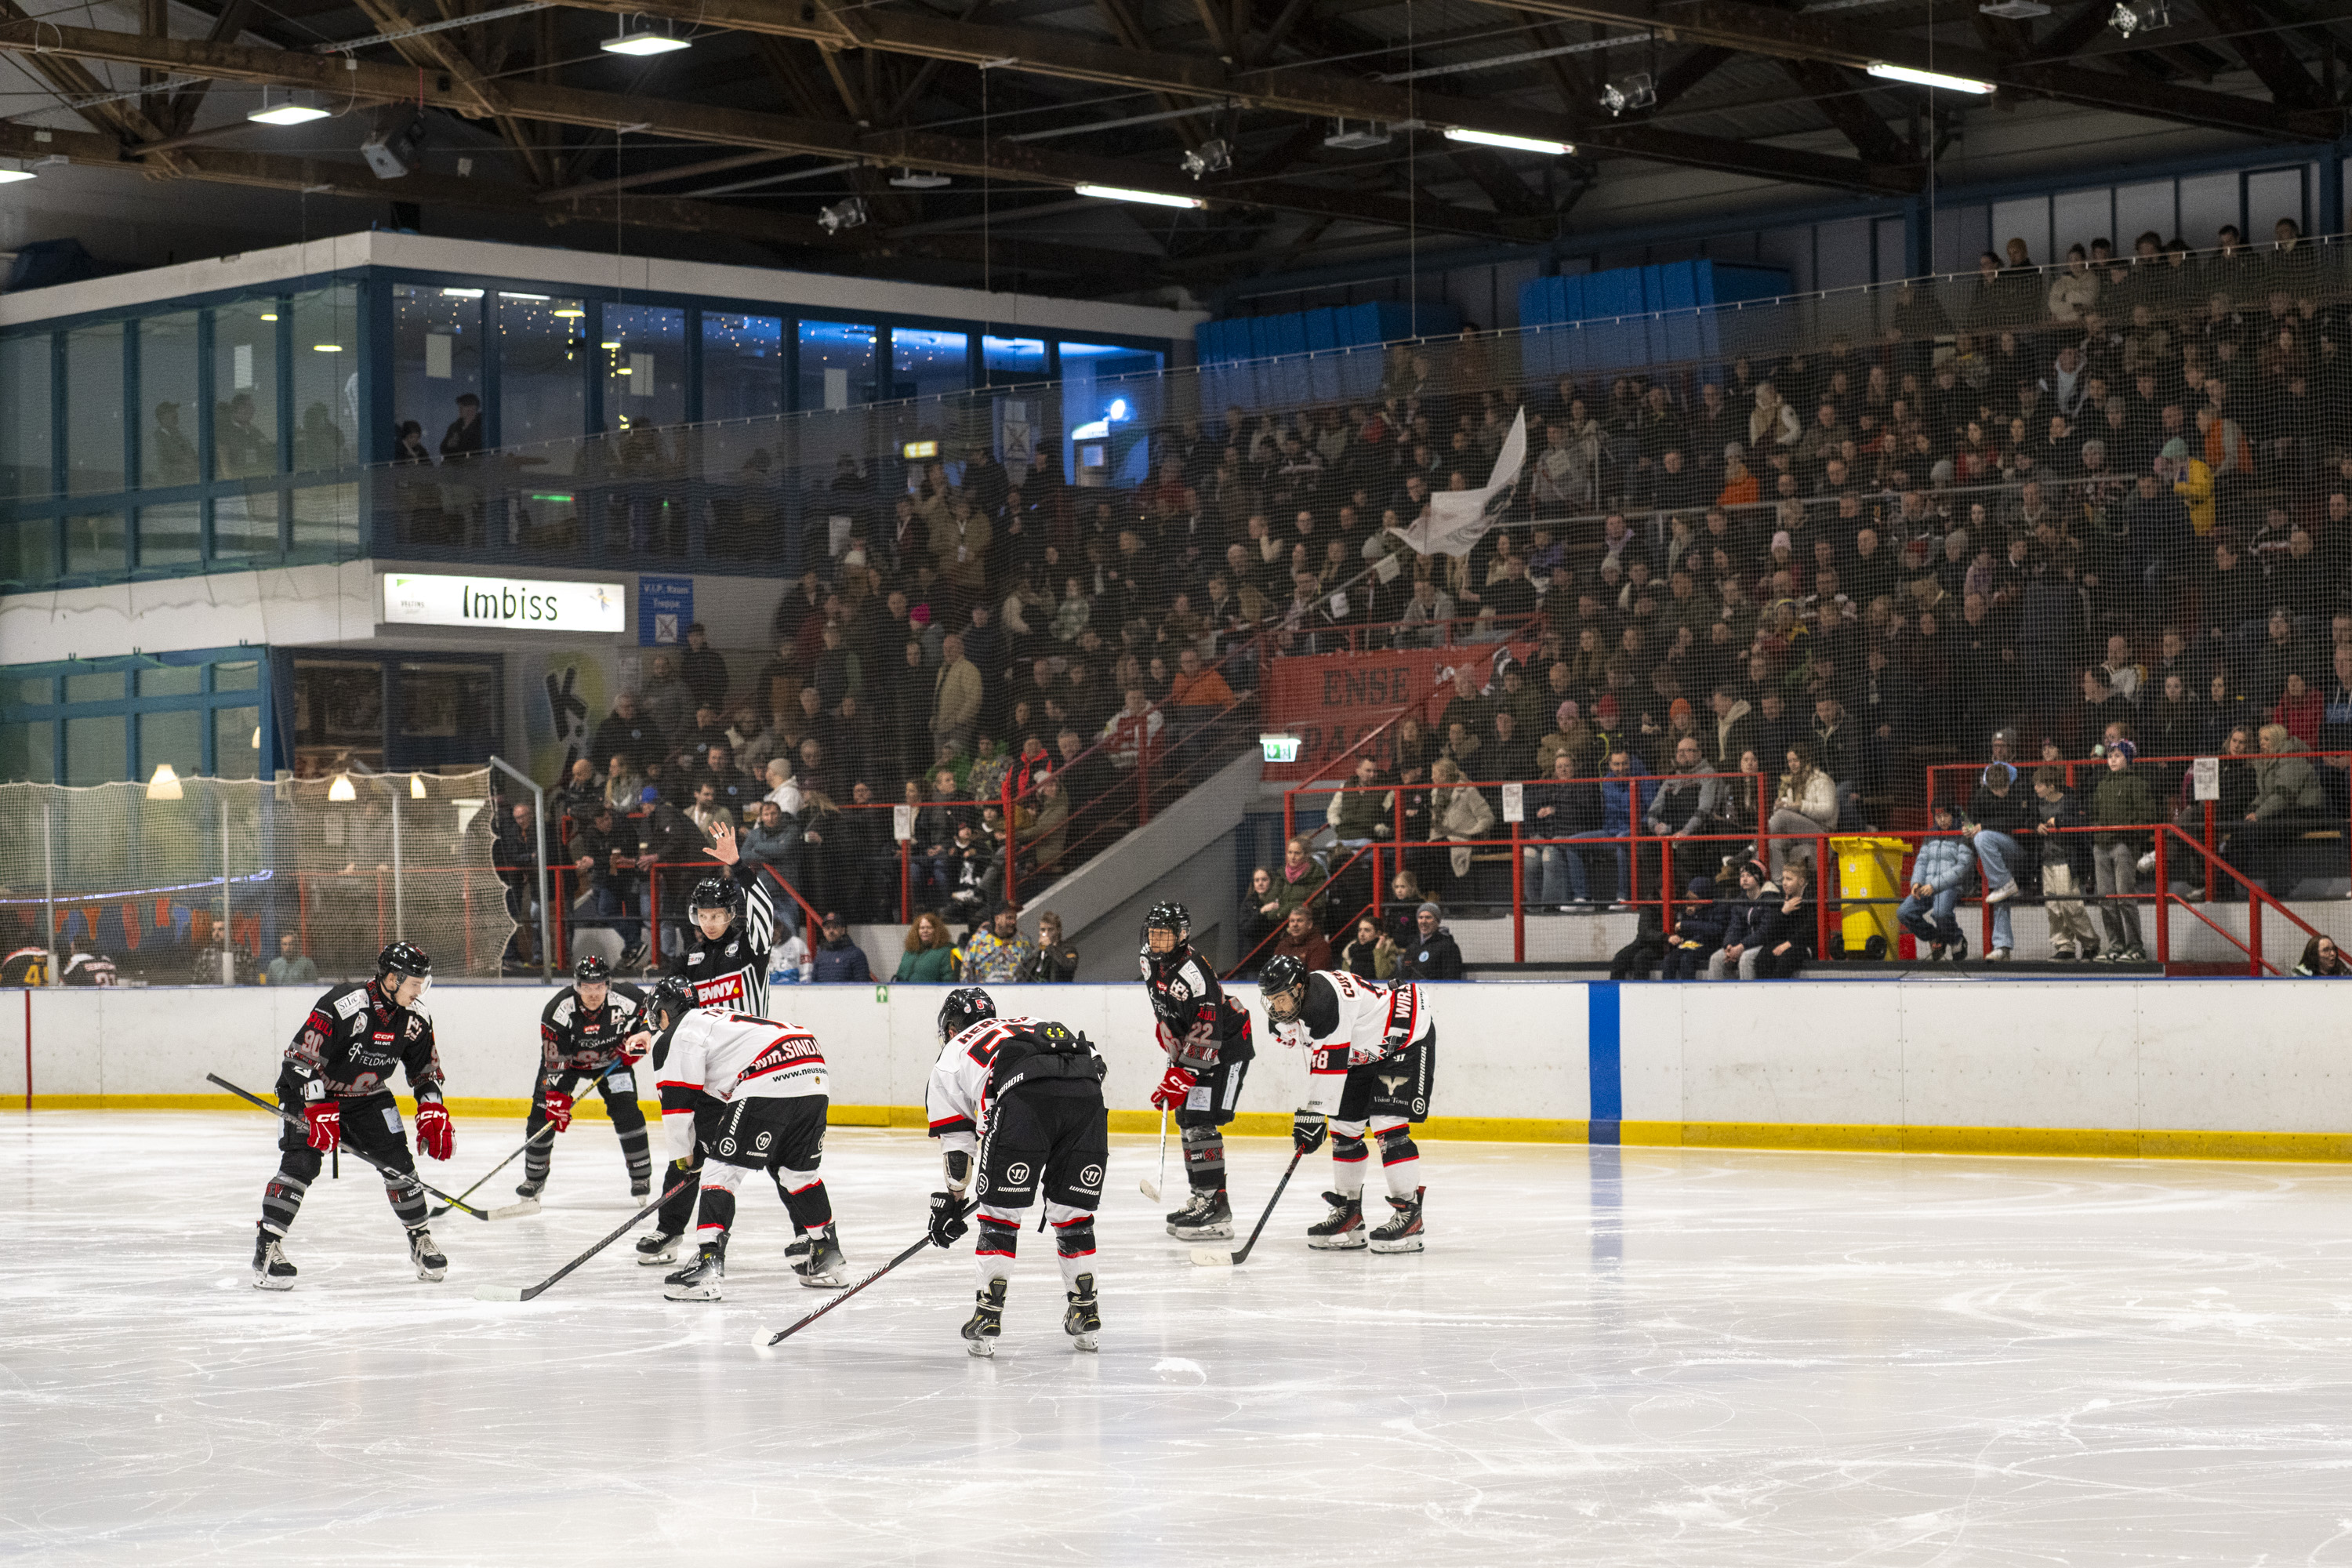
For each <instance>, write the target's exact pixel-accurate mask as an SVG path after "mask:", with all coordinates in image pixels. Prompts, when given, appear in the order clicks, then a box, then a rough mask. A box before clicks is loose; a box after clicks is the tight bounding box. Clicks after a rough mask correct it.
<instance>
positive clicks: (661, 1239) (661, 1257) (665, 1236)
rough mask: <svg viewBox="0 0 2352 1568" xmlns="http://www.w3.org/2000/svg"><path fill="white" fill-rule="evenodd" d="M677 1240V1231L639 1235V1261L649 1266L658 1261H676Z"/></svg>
mask: <svg viewBox="0 0 2352 1568" xmlns="http://www.w3.org/2000/svg"><path fill="white" fill-rule="evenodd" d="M677 1242H678V1238H677V1235H676V1233H674V1232H671V1231H667V1230H657V1231H656V1232H654V1233H653V1234H652V1235H651V1236H641V1237H637V1261H638V1262H639V1263H641V1264H643V1265H644V1266H645V1267H646V1268H652V1267H653V1266H654V1265H655V1264H656V1263H675V1262H677Z"/></svg>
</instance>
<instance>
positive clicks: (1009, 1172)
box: [1004, 1162, 1029, 1187]
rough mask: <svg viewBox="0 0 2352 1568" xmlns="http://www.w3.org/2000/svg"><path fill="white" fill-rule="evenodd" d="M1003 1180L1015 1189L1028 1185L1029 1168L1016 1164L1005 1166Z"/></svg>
mask: <svg viewBox="0 0 2352 1568" xmlns="http://www.w3.org/2000/svg"><path fill="white" fill-rule="evenodd" d="M1004 1179H1005V1180H1006V1181H1007V1182H1009V1183H1011V1184H1013V1185H1014V1186H1016V1187H1020V1186H1026V1185H1027V1184H1028V1183H1029V1167H1028V1166H1027V1165H1025V1164H1022V1163H1018V1162H1016V1163H1013V1164H1010V1165H1007V1166H1006V1167H1005V1168H1004Z"/></svg>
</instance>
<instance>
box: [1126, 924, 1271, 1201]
mask: <svg viewBox="0 0 2352 1568" xmlns="http://www.w3.org/2000/svg"><path fill="white" fill-rule="evenodd" d="M1191 936H1192V916H1191V915H1190V914H1188V913H1187V912H1186V911H1185V909H1184V906H1183V905H1181V904H1155V905H1153V906H1152V910H1151V913H1150V915H1149V916H1147V917H1145V919H1144V922H1143V953H1142V964H1141V967H1142V970H1143V989H1144V993H1145V994H1147V995H1149V996H1150V998H1151V1012H1152V1016H1153V1018H1154V1020H1155V1021H1156V1024H1157V1027H1158V1034H1159V1039H1160V1049H1161V1050H1163V1051H1165V1052H1167V1053H1168V1071H1167V1073H1166V1075H1165V1076H1164V1077H1162V1078H1161V1079H1160V1087H1159V1088H1158V1089H1153V1090H1152V1091H1151V1103H1152V1106H1153V1108H1154V1109H1156V1110H1174V1111H1175V1114H1176V1125H1177V1127H1178V1128H1180V1129H1181V1131H1182V1135H1183V1139H1184V1179H1185V1181H1186V1182H1187V1183H1188V1184H1190V1185H1191V1187H1192V1197H1191V1199H1190V1200H1189V1201H1188V1202H1186V1204H1185V1205H1184V1206H1183V1207H1181V1208H1180V1209H1178V1210H1176V1211H1175V1212H1174V1213H1173V1214H1171V1215H1169V1216H1168V1234H1169V1235H1171V1236H1177V1237H1183V1238H1184V1239H1185V1240H1187V1241H1214V1240H1220V1239H1223V1238H1224V1237H1230V1236H1232V1235H1233V1234H1234V1208H1233V1205H1232V1203H1231V1202H1230V1201H1228V1200H1227V1198H1226V1196H1225V1134H1224V1131H1223V1130H1224V1126H1225V1123H1227V1122H1229V1121H1232V1120H1233V1119H1234V1106H1235V1105H1236V1104H1237V1103H1238V1102H1239V1101H1240V1100H1241V1097H1242V1078H1243V1076H1244V1074H1245V1073H1247V1072H1248V1071H1249V1064H1250V1058H1251V1057H1252V1056H1253V1055H1255V1047H1253V1046H1252V1045H1251V1043H1250V1016H1249V1009H1248V1008H1246V1007H1244V1006H1243V1005H1241V1004H1240V1003H1239V1002H1237V1001H1235V1000H1234V998H1232V997H1230V996H1228V995H1226V994H1225V993H1224V988H1223V986H1221V985H1219V984H1217V976H1216V972H1215V971H1214V970H1213V969H1211V968H1210V967H1209V965H1208V963H1207V962H1206V961H1204V960H1203V959H1202V957H1201V956H1200V955H1199V954H1198V953H1196V952H1193V951H1192V947H1191V945H1190V942H1189V940H1188V939H1189V938H1190V937H1191Z"/></svg>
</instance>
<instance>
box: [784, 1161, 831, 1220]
mask: <svg viewBox="0 0 2352 1568" xmlns="http://www.w3.org/2000/svg"><path fill="white" fill-rule="evenodd" d="M776 1192H777V1194H779V1195H781V1196H782V1198H783V1200H784V1210H785V1212H786V1213H788V1214H790V1215H792V1216H793V1229H794V1230H798V1231H804V1232H805V1231H814V1230H818V1229H821V1228H823V1227H824V1226H828V1225H831V1224H832V1223H833V1199H831V1198H830V1197H828V1196H826V1195H825V1191H824V1178H823V1177H821V1176H819V1175H817V1174H816V1173H814V1172H813V1171H778V1172H777V1173H776Z"/></svg>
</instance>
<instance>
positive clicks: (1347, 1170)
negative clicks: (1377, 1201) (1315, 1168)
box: [1331, 1131, 1366, 1198]
mask: <svg viewBox="0 0 2352 1568" xmlns="http://www.w3.org/2000/svg"><path fill="white" fill-rule="evenodd" d="M1365 1157H1366V1151H1365V1148H1364V1135H1363V1134H1362V1133H1360V1132H1356V1133H1348V1132H1339V1131H1334V1132H1333V1133H1332V1134H1331V1184H1332V1185H1333V1186H1335V1187H1337V1188H1339V1195H1340V1196H1341V1197H1343V1198H1358V1197H1361V1196H1363V1194H1364V1160H1365Z"/></svg>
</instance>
